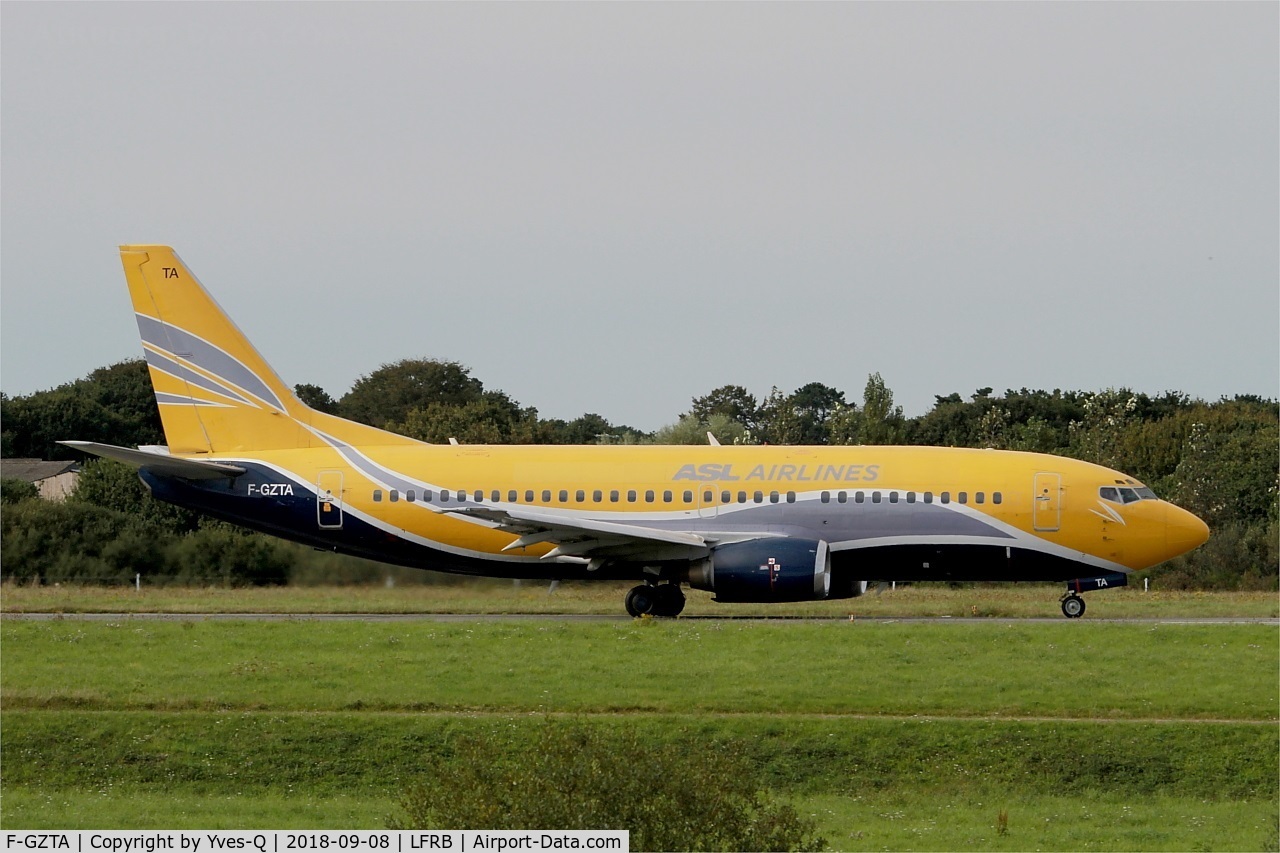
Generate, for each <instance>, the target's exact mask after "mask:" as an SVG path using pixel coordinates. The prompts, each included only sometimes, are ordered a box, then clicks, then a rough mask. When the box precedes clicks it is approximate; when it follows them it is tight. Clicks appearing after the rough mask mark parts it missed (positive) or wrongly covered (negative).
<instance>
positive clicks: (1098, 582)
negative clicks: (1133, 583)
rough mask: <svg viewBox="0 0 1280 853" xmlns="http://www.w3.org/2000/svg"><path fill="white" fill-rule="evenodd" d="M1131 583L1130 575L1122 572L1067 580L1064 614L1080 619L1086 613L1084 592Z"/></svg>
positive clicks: (1070, 617) (1069, 617)
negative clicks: (1082, 594) (1082, 596)
mask: <svg viewBox="0 0 1280 853" xmlns="http://www.w3.org/2000/svg"><path fill="white" fill-rule="evenodd" d="M1128 584H1129V576H1128V575H1125V574H1122V573H1120V572H1108V573H1107V574H1105V575H1095V576H1094V577H1091V578H1076V579H1075V580H1069V581H1067V591H1066V592H1065V593H1063V594H1062V598H1061V599H1060V600H1061V602H1062V615H1063V616H1065V617H1067V618H1068V619H1079V618H1080V617H1081V616H1083V615H1084V599H1083V598H1081V597H1080V593H1082V592H1092V591H1093V590H1097V589H1113V588H1114V587H1117V586H1127V585H1128Z"/></svg>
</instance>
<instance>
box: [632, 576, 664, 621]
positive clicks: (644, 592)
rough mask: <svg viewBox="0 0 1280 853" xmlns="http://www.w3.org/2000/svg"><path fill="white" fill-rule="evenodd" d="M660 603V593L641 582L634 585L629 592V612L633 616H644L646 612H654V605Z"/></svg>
mask: <svg viewBox="0 0 1280 853" xmlns="http://www.w3.org/2000/svg"><path fill="white" fill-rule="evenodd" d="M657 603H658V595H657V593H656V592H655V590H654V588H653V587H651V586H647V585H645V584H641V585H640V586H633V587H632V588H631V591H630V592H628V593H627V600H626V605H627V612H628V613H630V614H631V615H632V616H636V617H639V616H644V615H645V614H646V613H648V614H652V613H653V608H654V605H656V604H657Z"/></svg>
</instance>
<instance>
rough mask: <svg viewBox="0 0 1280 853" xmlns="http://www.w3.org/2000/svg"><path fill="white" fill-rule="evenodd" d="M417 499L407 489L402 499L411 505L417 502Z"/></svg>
mask: <svg viewBox="0 0 1280 853" xmlns="http://www.w3.org/2000/svg"><path fill="white" fill-rule="evenodd" d="M417 497H418V496H417V495H416V494H415V493H414V491H413V489H409V490H408V491H406V492H405V493H404V499H405V500H407V501H408V502H409V503H413V502H414V501H415V500H417Z"/></svg>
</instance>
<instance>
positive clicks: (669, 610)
mask: <svg viewBox="0 0 1280 853" xmlns="http://www.w3.org/2000/svg"><path fill="white" fill-rule="evenodd" d="M655 592H656V593H657V596H658V600H657V601H656V602H655V603H654V605H653V615H654V616H665V617H667V618H668V619H674V618H675V617H676V616H679V615H680V611H682V610H684V592H683V591H682V590H681V589H680V584H678V583H664V584H663V585H662V586H659V587H656V588H655Z"/></svg>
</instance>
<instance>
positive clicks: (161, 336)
mask: <svg viewBox="0 0 1280 853" xmlns="http://www.w3.org/2000/svg"><path fill="white" fill-rule="evenodd" d="M137 317H138V331H139V332H140V333H141V334H142V339H143V340H144V341H146V342H147V343H149V344H151V345H152V346H156V347H159V348H161V349H163V350H166V351H168V352H171V353H174V354H175V355H176V354H178V353H182V354H183V355H182V357H183V358H185V359H187V360H188V361H190V362H192V363H193V364H195V365H197V366H198V367H200V369H201V370H207V371H209V372H210V373H212V374H214V375H216V376H217V377H219V378H220V379H222V380H223V381H226V382H231V383H233V384H235V385H238V386H240V387H241V388H243V389H244V390H246V391H248V392H249V393H250V394H253V395H254V396H256V397H258V398H259V399H261V400H262V401H263V402H265V403H269V404H270V405H272V406H275V407H276V408H277V409H280V410H281V411H283V410H284V404H283V403H281V402H280V398H279V397H277V396H276V395H275V393H274V392H273V391H272V390H271V389H270V388H268V387H267V384H266V383H265V382H263V381H262V380H261V379H259V378H258V375H257V374H256V373H254V372H253V371H252V370H250V369H249V368H247V367H245V365H244V364H243V363H241V362H240V361H239V360H238V359H236V358H233V357H232V356H230V355H228V354H227V353H226V352H224V351H222V350H221V349H219V348H218V347H216V346H214V345H213V344H211V343H209V342H208V341H206V340H204V339H203V338H198V337H196V336H195V335H193V334H191V333H190V332H187V331H184V330H183V329H179V328H178V327H177V326H173V325H170V324H168V323H165V322H162V321H160V320H157V319H155V318H154V317H148V316H146V315H145V314H138V315H137ZM187 353H190V355H187Z"/></svg>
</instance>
